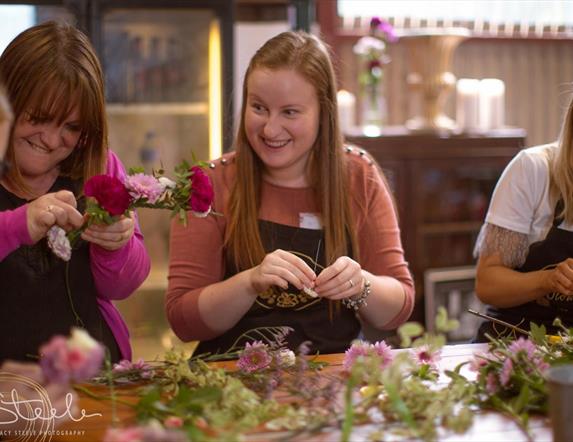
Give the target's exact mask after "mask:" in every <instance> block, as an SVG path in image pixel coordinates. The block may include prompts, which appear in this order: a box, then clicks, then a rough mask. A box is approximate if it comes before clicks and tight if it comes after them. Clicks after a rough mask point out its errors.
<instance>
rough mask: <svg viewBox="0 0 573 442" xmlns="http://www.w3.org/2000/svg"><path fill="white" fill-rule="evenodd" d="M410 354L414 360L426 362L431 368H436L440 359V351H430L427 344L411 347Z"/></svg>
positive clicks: (420, 362)
mask: <svg viewBox="0 0 573 442" xmlns="http://www.w3.org/2000/svg"><path fill="white" fill-rule="evenodd" d="M412 356H413V358H414V361H415V362H417V363H418V364H426V365H429V366H430V367H431V368H434V369H437V368H438V361H439V360H440V352H439V351H435V352H432V351H431V350H430V349H429V348H428V346H427V345H422V346H421V347H417V348H414V349H412Z"/></svg>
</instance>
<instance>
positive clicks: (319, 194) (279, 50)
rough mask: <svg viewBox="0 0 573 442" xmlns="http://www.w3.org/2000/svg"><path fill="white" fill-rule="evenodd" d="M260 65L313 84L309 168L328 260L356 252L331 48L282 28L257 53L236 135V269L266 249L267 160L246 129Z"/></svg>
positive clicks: (231, 245) (232, 237)
mask: <svg viewBox="0 0 573 442" xmlns="http://www.w3.org/2000/svg"><path fill="white" fill-rule="evenodd" d="M256 69H269V70H279V69H289V70H293V71H295V72H297V73H298V74H299V75H301V76H302V77H303V78H305V79H306V81H308V82H309V83H310V84H312V85H313V86H314V89H315V91H316V94H317V97H318V102H319V106H320V116H319V118H320V121H319V130H318V135H317V138H316V141H315V144H314V146H313V148H312V151H311V155H310V157H309V158H310V159H309V164H308V165H307V173H308V178H309V182H310V185H311V187H312V189H313V191H314V193H315V197H316V199H317V201H318V204H319V207H320V209H321V214H322V222H323V229H324V235H325V254H326V262H327V264H331V263H332V262H333V261H334V260H335V259H336V258H337V257H339V256H342V255H347V254H348V252H349V250H348V249H349V243H350V246H351V247H352V252H353V254H354V256H355V257H357V256H358V252H359V251H358V242H357V240H356V234H355V232H354V229H353V227H352V225H353V223H352V213H351V210H350V201H349V196H348V174H347V167H346V157H345V155H344V153H343V149H342V144H343V141H342V136H341V133H340V130H339V126H338V114H337V101H336V77H335V75H334V69H333V66H332V62H331V59H330V56H329V52H328V49H327V47H326V46H325V44H324V43H323V42H321V41H320V40H319V39H318V38H317V37H315V36H313V35H311V34H308V33H305V32H283V33H281V34H279V35H277V36H275V37H273V38H271V39H270V40H268V41H267V42H266V43H265V44H264V45H263V46H262V47H261V48H260V49H259V50H258V51H257V52H256V53H255V55H254V56H253V58H252V59H251V61H250V63H249V66H248V68H247V71H246V74H245V78H244V81H243V102H242V106H241V117H240V123H239V129H238V133H237V136H236V139H235V149H236V166H237V176H236V180H235V183H234V185H233V187H232V190H231V194H230V199H229V206H228V210H229V219H228V222H227V230H226V237H225V245H226V247H227V250H228V254H229V257H230V258H231V259H232V260H233V261H234V264H235V266H236V267H237V269H247V268H250V267H252V266H254V265H257V264H259V263H260V262H261V261H262V259H263V258H264V256H265V251H264V248H263V244H262V241H261V237H260V235H259V230H258V221H257V218H258V213H259V206H260V203H261V180H262V170H263V168H264V164H263V163H262V161H261V160H260V159H259V157H258V156H257V155H256V153H255V152H254V151H253V149H252V148H251V146H250V144H249V141H248V139H247V136H246V132H245V110H246V103H247V95H248V87H247V84H248V80H249V76H250V75H251V74H252V72H253V71H254V70H256Z"/></svg>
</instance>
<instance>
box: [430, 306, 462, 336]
mask: <svg viewBox="0 0 573 442" xmlns="http://www.w3.org/2000/svg"><path fill="white" fill-rule="evenodd" d="M459 326H460V322H459V321H458V320H457V319H448V312H447V310H446V309H445V307H444V306H440V307H439V308H438V313H437V314H436V330H437V331H438V332H439V333H448V332H451V331H453V330H456V329H457V328H458V327H459Z"/></svg>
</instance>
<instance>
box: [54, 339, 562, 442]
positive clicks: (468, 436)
mask: <svg viewBox="0 0 573 442" xmlns="http://www.w3.org/2000/svg"><path fill="white" fill-rule="evenodd" d="M485 349H486V345H485V344H463V345H449V346H446V347H444V349H443V351H442V358H441V360H440V363H439V366H440V370H441V371H444V370H447V369H453V368H455V367H456V366H457V365H458V364H459V363H461V362H464V361H467V360H468V359H469V358H471V356H472V355H473V354H474V353H476V352H480V351H484V350H485ZM396 351H400V350H396ZM319 359H320V360H322V361H325V362H328V363H329V365H328V367H326V368H325V370H327V371H328V372H330V373H331V374H336V373H341V372H342V361H343V355H342V354H334V355H323V356H320V357H319ZM217 365H218V366H223V367H225V368H233V367H234V363H218V364H217ZM462 374H463V375H465V376H466V377H468V378H471V377H475V374H474V373H473V372H471V371H470V370H469V368H468V367H467V366H464V367H463V368H462ZM448 381H449V378H447V376H445V375H441V377H440V380H439V382H440V383H442V382H443V383H447V382H448ZM92 389H93V387H92ZM100 392H101V393H102V394H108V392H109V391H108V390H107V388H101V389H100ZM118 394H119V395H120V396H119V397H121V398H122V399H123V400H128V401H131V402H136V401H137V398H136V397H134V395H133V389H130V388H121V389H118ZM80 409H84V410H85V412H86V414H93V413H101V416H97V417H86V418H84V419H83V420H81V421H80V422H75V423H70V424H66V425H64V426H62V427H61V428H59V429H58V430H56V431H60V433H62V432H70V431H76V432H78V433H76V434H68V435H62V434H56V435H54V437H53V439H52V440H53V441H76V442H77V441H80V440H86V441H98V440H102V439H103V435H104V434H105V431H106V429H107V428H108V426H109V425H110V424H111V418H112V411H111V404H110V402H109V401H98V400H95V399H92V398H89V397H87V396H85V395H83V394H80ZM116 415H117V416H118V418H119V419H120V422H121V426H128V425H130V424H135V416H134V413H133V410H132V409H131V408H130V407H128V406H126V405H122V404H117V409H116ZM374 428H375V427H374V426H372V425H365V426H360V427H357V428H355V429H354V432H353V433H352V439H351V440H353V441H359V440H360V441H361V440H368V435H369V434H370V433H371V432H372V431H373V429H374ZM530 428H531V433H532V436H533V440H535V441H536V442H537V441H548V442H550V441H551V440H552V432H551V429H550V426H549V421H548V419H546V418H541V417H535V418H532V419H531V422H530ZM276 436H278V434H276V433H272V434H271V433H264V434H257V435H255V436H253V437H249V438H248V439H247V440H253V441H263V440H269V439H270V438H273V439H274V438H275V437H276ZM297 440H301V441H302V440H304V441H307V440H309V439H308V436H306V437H302V438H299V439H297ZM312 440H313V441H321V442H322V441H338V440H340V432H339V431H338V430H335V429H332V430H330V431H325V432H323V433H321V434H319V435H316V436H313V437H312ZM440 440H443V441H488V442H489V441H504V442H506V441H526V440H527V438H526V437H525V435H524V434H523V433H522V431H521V430H520V429H519V428H518V427H517V425H516V424H515V423H514V422H512V421H511V420H510V419H508V418H505V417H504V416H502V415H500V414H499V413H494V412H480V413H479V414H478V415H476V416H475V419H474V424H473V426H472V427H471V428H470V430H469V431H467V432H466V433H464V434H461V435H460V434H447V435H444V436H443V437H441V438H440Z"/></svg>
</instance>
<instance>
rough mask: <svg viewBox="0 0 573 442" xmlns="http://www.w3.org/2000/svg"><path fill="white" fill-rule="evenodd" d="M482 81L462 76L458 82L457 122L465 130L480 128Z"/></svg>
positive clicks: (474, 130)
mask: <svg viewBox="0 0 573 442" xmlns="http://www.w3.org/2000/svg"><path fill="white" fill-rule="evenodd" d="M479 92H480V81H479V80H476V79H473V78H460V79H459V80H458V81H457V83H456V123H457V125H458V127H459V128H460V129H461V130H462V131H463V132H476V131H479V129H480V110H479V105H480V95H479Z"/></svg>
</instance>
